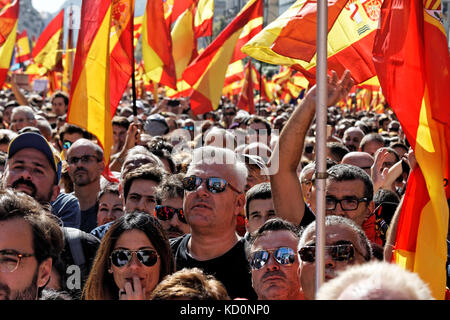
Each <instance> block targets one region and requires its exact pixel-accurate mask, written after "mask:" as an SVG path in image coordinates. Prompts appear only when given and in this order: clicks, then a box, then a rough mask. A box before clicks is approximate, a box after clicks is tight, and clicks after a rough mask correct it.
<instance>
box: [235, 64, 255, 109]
mask: <svg viewBox="0 0 450 320" xmlns="http://www.w3.org/2000/svg"><path fill="white" fill-rule="evenodd" d="M252 66H253V65H252V59H248V62H247V64H246V65H245V80H244V85H243V87H242V91H241V94H240V95H239V100H238V102H237V104H236V107H238V108H239V109H242V110H245V111H247V112H249V113H250V114H254V113H255V100H254V99H255V98H254V94H253V75H252V73H253V68H252Z"/></svg>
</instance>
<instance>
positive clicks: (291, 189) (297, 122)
mask: <svg viewBox="0 0 450 320" xmlns="http://www.w3.org/2000/svg"><path fill="white" fill-rule="evenodd" d="M352 86H353V80H352V79H351V76H350V72H349V71H348V70H346V71H345V72H344V74H343V76H342V78H341V79H340V80H339V79H338V77H337V74H336V73H335V72H334V71H332V76H331V77H329V78H328V101H327V104H328V106H331V105H334V104H335V103H336V102H338V101H339V100H340V99H342V98H343V97H345V96H346V95H347V94H348V92H349V90H350V89H351V87H352ZM316 91H317V90H316V86H313V87H312V88H311V89H310V90H309V91H308V93H307V94H306V96H305V98H304V99H303V100H302V101H301V103H300V105H299V106H298V107H297V108H296V109H295V110H294V112H293V114H292V115H291V117H290V118H289V120H288V122H287V123H286V125H285V126H284V128H283V130H282V131H281V133H280V137H279V139H278V143H277V145H276V147H275V150H274V152H273V154H272V157H271V159H270V161H269V167H274V166H276V164H275V161H277V162H278V170H277V172H276V173H274V174H272V175H271V176H270V183H271V187H272V198H273V203H274V207H275V211H276V212H277V216H279V217H281V218H283V219H285V220H288V221H290V222H292V223H294V224H296V225H299V224H300V222H301V221H302V219H303V216H304V212H305V202H304V200H303V194H302V190H301V186H300V181H299V178H298V176H297V172H296V170H297V167H298V164H299V163H300V159H301V156H302V152H303V146H304V141H305V137H306V133H307V131H308V129H309V127H310V125H311V122H312V120H313V118H314V115H315V111H316Z"/></svg>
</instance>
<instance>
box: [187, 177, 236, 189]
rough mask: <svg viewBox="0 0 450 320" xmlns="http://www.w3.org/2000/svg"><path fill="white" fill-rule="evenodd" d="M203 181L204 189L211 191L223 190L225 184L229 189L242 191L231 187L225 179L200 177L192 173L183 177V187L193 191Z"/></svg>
mask: <svg viewBox="0 0 450 320" xmlns="http://www.w3.org/2000/svg"><path fill="white" fill-rule="evenodd" d="M203 181H205V182H206V189H208V191H209V192H212V193H221V192H224V191H225V189H226V187H227V186H230V188H231V190H233V191H235V192H237V193H242V192H240V191H239V190H238V189H236V188H235V187H233V186H232V185H231V184H230V183H228V182H227V181H226V180H225V179H222V178H218V177H208V178H200V177H197V176H195V175H192V176H189V177H185V178H184V179H183V187H184V189H185V190H187V191H194V190H197V189H198V187H200V186H201V184H202V182H203Z"/></svg>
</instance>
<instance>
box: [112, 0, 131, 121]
mask: <svg viewBox="0 0 450 320" xmlns="http://www.w3.org/2000/svg"><path fill="white" fill-rule="evenodd" d="M133 17H134V0H118V1H113V2H112V14H111V30H110V39H109V41H110V44H109V49H110V52H109V63H110V64H109V66H110V71H109V75H110V76H109V90H110V102H111V111H110V112H111V115H113V114H114V113H115V112H116V109H117V106H118V105H119V102H120V99H121V98H122V95H123V93H124V91H125V89H126V88H127V85H128V82H129V81H130V78H131V74H132V73H133V72H134V65H133V61H134V56H133V55H134V50H133V43H134V39H133V33H134V28H133Z"/></svg>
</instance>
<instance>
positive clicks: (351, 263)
mask: <svg viewBox="0 0 450 320" xmlns="http://www.w3.org/2000/svg"><path fill="white" fill-rule="evenodd" d="M23 93H24V95H25V97H26V98H28V101H29V105H20V104H19V103H17V101H16V98H15V96H14V95H13V94H12V93H11V92H9V91H2V92H1V93H0V99H1V102H0V112H1V113H0V118H1V120H2V122H1V125H2V128H1V129H0V167H1V168H2V181H1V184H2V190H1V191H0V268H1V270H0V271H1V272H0V298H7V299H36V298H40V299H48V300H56V299H61V300H64V299H74V298H75V297H76V298H78V299H86V300H105V299H106V300H108V299H112V300H120V299H154V300H170V299H192V300H227V299H235V298H247V299H251V298H258V299H261V300H265V299H273V300H302V299H310V300H312V299H316V297H317V298H318V299H383V298H386V296H384V294H385V293H383V294H381V293H380V292H378V291H371V290H374V289H372V288H371V286H374V285H373V283H372V282H373V281H379V282H380V283H381V282H382V283H383V284H386V288H384V287H383V290H386V292H387V291H389V290H391V289H392V291H389V294H390V295H392V296H394V298H398V299H403V298H405V299H431V298H432V297H431V294H430V292H429V291H427V287H426V285H425V284H423V282H421V280H420V278H418V277H417V276H416V275H414V276H412V275H411V274H409V273H406V272H403V271H401V270H398V269H395V267H390V266H387V264H386V265H382V264H381V263H380V264H379V265H378V264H375V263H374V264H370V263H369V262H371V261H373V260H382V256H381V258H380V257H379V256H377V255H376V254H375V253H376V250H378V249H380V248H381V250H382V248H383V246H384V244H385V241H386V233H387V230H388V227H389V224H390V223H391V219H392V216H393V214H394V212H395V210H396V209H397V207H398V205H399V202H400V198H401V197H402V196H403V193H404V190H405V185H406V182H407V177H408V170H409V167H408V165H407V164H406V157H407V155H408V151H409V144H408V142H407V141H406V139H405V136H404V134H403V132H402V129H401V125H400V123H399V122H398V121H397V119H396V117H395V114H394V113H392V112H391V111H390V110H389V109H388V108H387V110H388V111H387V112H385V113H383V114H378V113H374V112H371V111H361V110H360V111H356V110H355V109H353V110H348V109H341V108H339V107H336V106H333V107H330V108H329V109H328V128H329V129H328V137H327V145H326V153H327V163H326V165H327V171H326V174H327V179H326V199H325V209H326V219H325V232H326V234H325V235H324V239H325V240H324V241H325V261H324V265H325V279H326V282H327V286H326V287H325V286H324V287H323V291H320V292H319V293H317V292H316V286H315V284H316V278H315V277H316V275H315V269H316V256H315V254H316V251H315V250H316V245H317V239H316V223H315V221H312V222H310V223H309V222H308V223H306V222H305V225H302V224H301V223H300V222H299V221H293V220H292V219H289V214H287V215H285V214H283V212H284V211H283V210H282V209H278V207H277V205H278V204H277V202H276V201H279V202H284V204H285V205H291V206H296V204H295V203H290V204H289V202H290V201H291V200H293V201H294V202H295V201H297V199H296V198H293V199H289V196H288V195H289V192H292V191H294V189H293V190H284V189H282V188H280V185H282V184H283V181H280V182H279V183H274V182H276V181H274V180H273V179H274V176H275V177H276V176H277V170H278V169H279V168H278V162H280V163H281V167H280V169H279V170H283V166H282V161H281V160H280V158H282V157H285V156H286V155H285V154H280V153H279V152H278V144H279V142H280V141H279V140H280V135H281V134H282V132H283V131H285V129H286V128H287V127H288V126H289V124H290V123H289V120H290V119H291V118H292V117H293V114H294V113H295V111H296V110H297V109H298V108H299V105H300V104H301V100H300V99H299V100H292V101H291V102H289V103H276V102H272V103H269V102H263V103H258V104H257V105H256V114H249V113H248V112H246V111H244V110H239V109H237V107H236V105H235V101H233V100H230V99H228V98H226V97H223V98H222V99H221V103H220V106H219V109H218V110H214V111H210V112H208V113H205V114H203V115H194V113H193V111H192V110H191V109H190V107H189V101H188V100H187V99H185V98H181V99H169V98H167V97H165V96H164V94H163V93H161V94H160V96H158V97H157V99H155V97H154V96H153V95H152V94H151V93H147V95H146V96H143V97H142V98H141V99H140V100H138V101H137V103H136V105H135V106H134V107H135V108H136V111H137V116H134V115H133V103H132V101H131V98H130V97H129V96H127V95H124V97H123V99H122V101H121V103H120V105H119V106H118V108H117V110H116V112H115V114H114V117H113V119H112V128H113V132H112V137H113V145H112V146H111V154H112V156H111V158H110V161H109V162H108V159H104V151H103V149H102V147H100V144H99V143H98V141H97V140H96V137H95V136H94V135H93V134H92V133H90V132H88V131H87V130H86V129H84V128H81V127H78V126H77V125H74V124H70V123H67V122H66V119H67V111H68V105H69V97H68V95H67V94H66V93H64V92H56V93H54V94H53V95H52V96H51V97H48V98H43V99H42V98H41V99H37V98H36V96H35V95H32V94H31V93H28V92H26V91H23ZM316 125H317V124H316V123H315V122H314V121H313V122H312V123H311V125H310V126H309V130H307V132H306V133H305V137H304V140H303V141H302V144H301V145H302V146H303V149H302V150H300V154H301V158H300V159H299V161H298V162H297V163H296V165H295V166H291V167H292V175H291V177H293V179H294V180H296V183H297V184H298V190H299V194H300V197H301V201H302V202H299V203H298V206H301V207H302V211H301V212H302V213H303V212H304V210H303V206H305V208H306V209H307V210H310V211H311V212H312V213H313V214H315V213H316V192H317V191H316V188H315V181H316V180H317V179H318V176H317V169H316V162H315V155H316V152H317V149H316V145H315V143H316V133H315V130H316ZM281 136H282V135H281ZM402 161H403V162H402ZM399 163H402V170H401V171H400V174H399V175H397V176H396V177H395V179H394V180H393V181H392V182H391V183H390V184H389V185H386V184H379V183H378V180H377V179H376V177H379V176H380V175H381V173H383V172H384V173H386V172H388V171H389V170H390V169H391V168H394V167H396V165H397V164H399ZM274 170H275V171H274ZM275 179H277V178H275ZM288 185H289V184H288V183H287V182H286V186H288ZM295 190H297V189H295ZM283 194H284V195H283ZM69 204H73V205H69ZM276 204H277V205H276ZM278 206H279V205H278ZM306 209H305V210H306ZM305 215H306V213H305ZM74 216H76V219H75V220H73V219H74V218H73V217H74ZM305 219H306V218H305ZM371 219H373V220H371ZM300 220H301V217H300ZM313 220H314V219H313ZM74 221H75V222H74ZM304 221H306V220H304ZM368 221H372V222H371V223H372V225H371V226H372V227H373V234H370V233H367V231H366V228H367V223H368ZM71 227H73V228H75V229H77V230H79V231H80V232H81V233H80V234H82V235H83V237H84V238H85V239H88V238H89V237H87V235H89V236H91V237H94V239H96V240H97V241H98V242H97V241H91V242H90V243H91V244H90V245H89V246H90V247H91V248H93V249H91V253H86V252H87V251H86V250H85V248H84V247H85V246H88V245H87V244H85V242H83V244H82V246H81V247H83V251H84V253H85V254H87V255H88V257H85V258H86V259H85V260H86V261H87V262H85V261H84V260H83V262H84V263H83V264H82V265H83V267H84V268H85V269H82V271H83V272H84V278H82V281H81V283H78V284H77V288H76V289H77V291H76V295H75V294H74V292H73V291H71V288H70V285H69V280H68V277H67V274H66V275H64V273H66V272H68V270H69V269H68V268H69V267H71V265H70V263H72V265H73V264H77V263H76V261H75V260H76V259H75V254H74V253H73V250H75V249H74V248H73V246H72V243H69V240H68V237H67V236H65V233H64V232H66V230H65V229H67V228H71ZM19 234H20V237H18V236H17V235H19ZM80 237H81V236H80ZM179 239H185V240H186V241H185V242H183V243H185V244H179V242H180V241H181V240H180V241H178V240H179ZM83 241H84V240H83ZM86 241H87V242H89V241H88V240H86ZM177 241H178V243H177V247H174V243H176V242H177ZM242 241H244V242H243V243H245V245H244V246H243V247H242V248H243V249H242V252H241V253H239V259H243V260H242V261H244V262H243V264H242V265H243V266H244V268H243V270H246V271H244V272H243V275H242V276H243V278H244V279H246V281H247V280H248V284H249V287H250V289H249V290H252V291H253V290H254V295H253V296H252V295H250V294H249V295H246V294H247V293H243V292H244V291H242V292H239V291H236V290H237V289H236V288H235V287H234V285H233V284H232V283H231V282H228V280H227V277H226V276H222V275H221V273H220V272H222V269H223V268H225V266H221V267H219V266H217V268H220V272H217V274H215V273H214V272H211V271H214V270H209V269H207V268H206V267H205V269H202V267H201V266H202V263H201V262H202V261H203V262H205V261H213V260H214V259H218V257H222V256H226V255H227V254H230V255H231V252H233V257H234V258H235V257H236V256H237V255H236V250H237V249H235V248H237V246H238V244H239V243H241V242H242ZM178 245H180V246H181V247H183V246H186V248H187V249H186V250H187V251H188V254H186V253H180V249H179V248H180V247H178ZM244 247H245V252H244ZM183 248H184V247H183ZM88 251H89V250H88ZM67 252H72V256H73V257H72V258H73V261H72V260H71V261H70V262H68V261H65V260H64V259H62V258H61V257H62V256H63V253H65V254H67ZM183 259H184V260H183ZM189 259H191V260H189ZM235 259H237V258H235ZM74 261H75V262H74ZM186 261H190V262H189V263H187V262H186ZM192 261H194V262H195V263H194V262H192ZM214 261H215V260H214ZM223 261H228V262H229V263H230V264H233V263H234V262H233V261H234V260H223ZM236 261H237V260H236ZM239 261H241V260H239ZM186 263H187V264H186ZM236 264H239V265H241V263H240V262H239V263H237V262H236ZM80 265H81V264H80ZM184 265H186V266H184ZM211 265H212V264H211ZM189 266H190V267H189ZM356 266H361V267H360V268H358V269H357V268H354V269H353V268H351V267H356ZM365 266H367V267H365ZM209 267H210V266H208V268H209ZM369 268H373V269H369ZM385 268H386V271H385ZM389 268H393V269H392V271H390V269H389ZM350 269H351V270H353V271H351V272H350V271H349V272H348V273H347V274H346V273H345V270H350ZM52 270H53V271H52ZM55 270H56V271H57V272H56V271H55ZM380 270H381V271H380ZM52 272H53V273H52ZM230 272H232V271H230ZM55 273H56V274H59V275H60V276H61V279H63V280H59V281H54V279H55V276H53V277H52V274H55ZM390 273H392V274H399V278H398V279H396V280H395V281H398V284H396V285H394V283H397V282H394V280H391V278H390V276H389V277H388V276H387V275H388V274H390ZM341 274H342V277H340V275H341ZM62 275H64V277H63V276H62ZM368 275H370V277H369V276H368ZM385 275H386V276H385ZM221 277H222V278H221ZM230 277H231V275H230ZM338 279H340V280H339V281H337V280H338ZM75 280H76V279H75ZM328 282H329V284H328ZM75 283H76V281H75ZM406 283H408V284H410V285H411V289H408V290H405V292H399V290H398V286H401V285H404V284H405V285H406ZM396 286H397V288H396ZM417 287H420V288H421V289H420V291H419V292H413V291H414V290H419V289H417ZM361 288H363V289H361ZM409 291H411V292H409ZM361 292H362V293H361ZM383 292H384V291H383ZM356 293H360V295H358V296H357V295H356ZM386 295H387V294H386Z"/></svg>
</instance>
